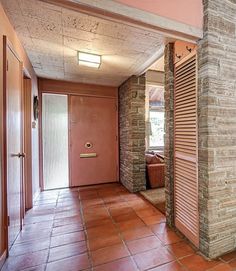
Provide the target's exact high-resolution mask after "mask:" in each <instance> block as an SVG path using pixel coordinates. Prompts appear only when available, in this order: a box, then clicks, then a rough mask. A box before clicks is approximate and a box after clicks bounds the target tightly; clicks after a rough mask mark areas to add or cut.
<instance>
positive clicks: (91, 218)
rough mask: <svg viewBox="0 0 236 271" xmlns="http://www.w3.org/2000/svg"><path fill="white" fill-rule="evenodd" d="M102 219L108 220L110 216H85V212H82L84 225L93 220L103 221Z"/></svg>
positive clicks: (107, 214)
mask: <svg viewBox="0 0 236 271" xmlns="http://www.w3.org/2000/svg"><path fill="white" fill-rule="evenodd" d="M104 219H110V215H109V213H108V212H106V213H104V214H101V213H94V214H87V213H86V212H84V221H85V223H87V222H90V221H94V220H104Z"/></svg>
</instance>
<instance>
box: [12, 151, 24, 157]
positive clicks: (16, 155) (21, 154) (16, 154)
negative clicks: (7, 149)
mask: <svg viewBox="0 0 236 271" xmlns="http://www.w3.org/2000/svg"><path fill="white" fill-rule="evenodd" d="M11 157H18V158H25V153H24V152H22V153H20V152H19V153H12V154H11Z"/></svg>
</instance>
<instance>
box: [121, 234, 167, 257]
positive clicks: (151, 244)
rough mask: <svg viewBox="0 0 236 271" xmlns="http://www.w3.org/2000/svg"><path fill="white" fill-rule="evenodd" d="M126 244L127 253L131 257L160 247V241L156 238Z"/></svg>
mask: <svg viewBox="0 0 236 271" xmlns="http://www.w3.org/2000/svg"><path fill="white" fill-rule="evenodd" d="M126 244H127V247H128V249H129V251H130V252H131V254H133V255H134V254H137V253H140V252H144V251H147V250H150V249H153V248H158V247H161V246H162V243H161V241H160V240H159V239H158V238H157V237H156V236H148V237H145V238H141V239H137V240H133V241H128V242H127V243H126Z"/></svg>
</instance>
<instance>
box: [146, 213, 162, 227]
mask: <svg viewBox="0 0 236 271" xmlns="http://www.w3.org/2000/svg"><path fill="white" fill-rule="evenodd" d="M142 220H143V221H144V223H145V224H146V225H154V224H158V223H163V222H165V221H166V217H165V216H164V215H163V214H158V215H153V216H147V217H143V218H142Z"/></svg>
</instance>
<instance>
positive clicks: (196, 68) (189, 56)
mask: <svg viewBox="0 0 236 271" xmlns="http://www.w3.org/2000/svg"><path fill="white" fill-rule="evenodd" d="M194 56H195V95H194V97H195V102H196V112H195V117H196V127H195V131H196V141H195V143H196V145H195V146H196V150H195V158H194V157H186V155H184V154H181V153H179V154H178V155H177V156H176V149H175V148H176V100H177V99H180V100H181V96H182V95H180V94H179V93H178V94H177V93H176V81H177V80H176V75H177V74H176V68H178V67H179V66H180V65H182V64H184V63H185V62H187V61H188V60H190V59H191V58H193V57H194ZM190 62H191V61H190ZM190 62H189V63H190ZM190 70H191V71H192V70H194V69H193V68H190ZM186 71H187V77H188V78H189V77H191V75H189V73H190V74H191V72H189V70H188V69H184V71H183V72H180V73H179V74H181V76H183V75H184V74H185V72H186ZM186 81H187V80H186ZM192 87H193V84H191V83H190V84H189V83H188V84H187V87H185V89H184V94H183V95H185V96H184V99H185V101H186V102H187V100H188V94H187V93H189V92H191V88H192ZM179 89H181V87H180V88H179ZM176 94H177V95H176ZM192 96H193V95H192ZM192 96H191V100H192ZM197 109H198V63H197V52H196V50H194V51H192V52H191V53H190V54H189V55H187V56H186V57H184V58H183V59H181V60H180V61H179V62H177V63H175V64H174V222H175V226H176V227H177V228H178V229H179V230H180V231H181V232H182V233H184V235H186V237H187V238H188V239H190V241H192V243H193V244H194V245H195V246H196V247H197V248H199V202H198V201H199V200H198V194H199V191H198V187H199V184H198V112H197ZM191 115H192V114H191ZM187 118H188V117H187ZM189 119H190V121H191V117H189ZM180 121H181V120H180ZM183 141H184V140H183ZM176 158H180V159H183V160H185V159H186V158H187V160H188V161H191V162H193V163H195V164H196V182H197V183H196V186H197V191H196V192H197V195H196V199H197V214H198V216H197V218H198V221H197V222H198V223H197V236H196V237H195V238H191V237H190V236H192V233H191V232H190V231H189V232H188V230H187V228H185V229H184V228H183V226H182V225H181V224H180V223H178V222H177V221H176ZM187 222H188V221H187Z"/></svg>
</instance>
